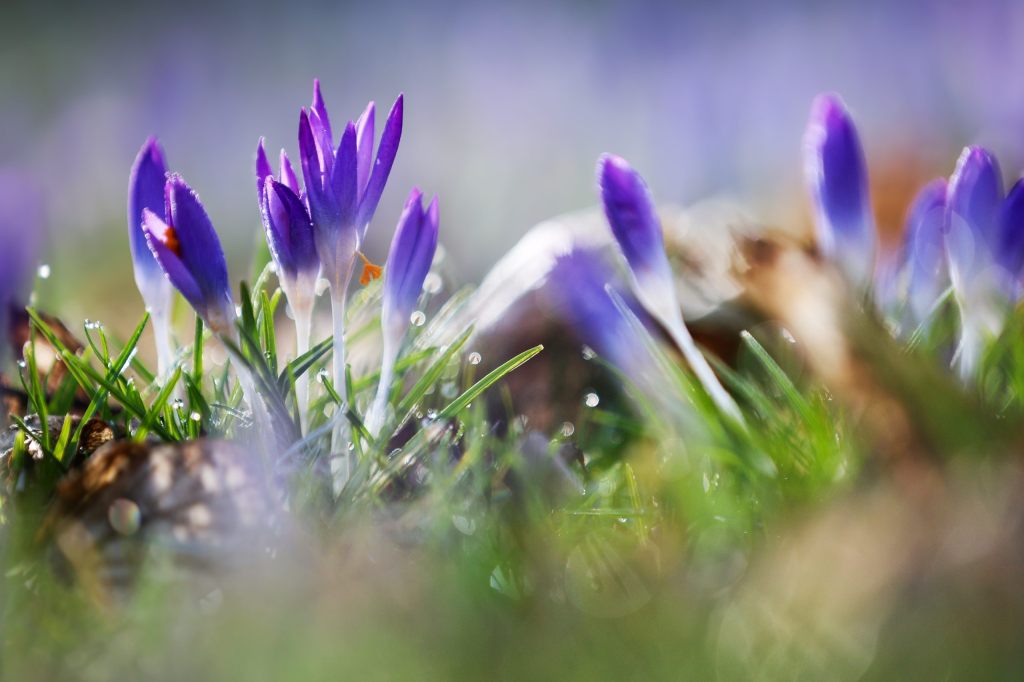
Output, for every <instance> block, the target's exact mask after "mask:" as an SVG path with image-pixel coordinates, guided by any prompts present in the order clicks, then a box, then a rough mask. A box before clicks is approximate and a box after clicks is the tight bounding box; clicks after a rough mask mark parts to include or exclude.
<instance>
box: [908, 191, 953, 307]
mask: <svg viewBox="0 0 1024 682" xmlns="http://www.w3.org/2000/svg"><path fill="white" fill-rule="evenodd" d="M946 188H947V183H946V180H945V178H939V179H936V180H933V181H932V182H930V183H928V184H927V185H925V186H924V187H923V188H922V189H921V191H920V192H918V194H917V196H916V197H915V198H914V202H913V203H912V204H911V207H910V210H909V212H908V214H907V223H906V232H905V234H904V246H903V257H904V259H905V262H906V266H905V267H906V270H907V273H906V287H907V289H906V291H907V298H906V311H905V313H906V316H907V318H908V320H909V322H910V325H911V326H915V327H916V326H919V325H921V324H925V323H926V321H927V320H928V318H929V316H930V314H931V312H932V310H933V308H934V307H935V303H936V301H938V299H939V297H940V296H941V295H942V292H943V291H944V290H945V289H946V287H947V286H949V272H948V271H949V268H948V261H947V256H946V242H945V239H944V238H943V225H944V223H945V215H946Z"/></svg>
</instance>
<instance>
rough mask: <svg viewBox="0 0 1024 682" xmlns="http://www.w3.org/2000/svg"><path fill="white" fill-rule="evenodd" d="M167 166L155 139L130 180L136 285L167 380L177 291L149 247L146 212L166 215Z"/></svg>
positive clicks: (145, 147)
mask: <svg viewBox="0 0 1024 682" xmlns="http://www.w3.org/2000/svg"><path fill="white" fill-rule="evenodd" d="M166 182H167V164H166V163H165V161H164V154H163V150H162V149H161V148H160V144H159V143H158V142H157V140H156V138H155V137H151V138H149V139H148V140H146V142H145V144H143V145H142V149H140V150H139V153H138V155H137V156H136V157H135V163H134V164H132V170H131V174H130V176H129V180H128V242H129V245H130V247H131V252H132V265H133V266H134V269H135V285H136V286H137V287H138V289H139V293H140V294H142V300H143V302H144V303H145V304H146V309H147V310H148V311H149V314H150V317H151V319H152V320H153V332H154V338H155V340H156V350H157V363H158V373H159V375H160V376H161V377H162V378H167V375H168V374H169V373H170V369H171V365H172V363H173V361H174V357H173V351H172V349H171V303H172V297H173V295H174V290H173V288H172V287H171V283H170V281H168V279H167V277H165V276H164V272H163V270H162V269H161V268H160V264H159V263H158V262H157V260H156V258H155V257H154V256H153V253H152V252H151V251H150V250H149V245H148V244H147V243H146V236H145V234H144V233H143V230H142V212H143V211H144V210H147V209H148V210H150V211H152V212H153V213H155V214H156V215H158V216H161V217H164V218H166V216H165V215H164V185H165V183H166Z"/></svg>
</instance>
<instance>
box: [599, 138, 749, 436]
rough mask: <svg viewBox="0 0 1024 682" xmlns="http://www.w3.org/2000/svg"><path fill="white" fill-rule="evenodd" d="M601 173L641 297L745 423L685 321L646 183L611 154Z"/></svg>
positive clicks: (608, 209)
mask: <svg viewBox="0 0 1024 682" xmlns="http://www.w3.org/2000/svg"><path fill="white" fill-rule="evenodd" d="M597 173H598V183H599V185H600V190H601V202H602V204H603V205H604V212H605V216H606V217H607V218H608V223H609V224H610V225H611V229H612V233H613V234H614V235H615V239H616V241H618V243H619V246H620V248H621V249H622V253H623V255H624V256H625V258H626V262H627V263H628V264H629V268H630V271H631V272H632V275H633V280H634V285H635V287H634V288H635V290H636V295H637V298H638V299H639V300H640V302H641V303H642V304H643V306H644V307H645V308H646V309H647V311H648V312H650V314H651V315H652V316H654V318H655V319H656V320H658V322H659V323H661V324H662V325H663V326H664V327H665V329H666V330H667V331H668V333H669V335H670V336H671V337H672V340H673V342H674V343H675V344H676V345H677V346H678V347H679V350H680V351H681V352H682V354H683V357H684V358H685V359H686V362H687V363H688V364H689V365H690V369H692V370H693V373H694V374H695V375H696V376H697V379H698V380H699V381H700V383H701V385H702V386H703V387H704V389H705V390H706V391H707V393H708V395H709V396H710V397H711V399H712V400H713V401H714V402H715V404H716V405H717V406H718V408H719V409H720V410H721V411H722V412H723V413H725V414H728V415H730V416H731V417H732V418H733V419H735V420H736V421H737V422H739V423H742V422H743V416H742V414H741V413H740V410H739V407H738V406H737V405H736V402H735V401H734V400H733V399H732V396H730V395H729V393H728V392H726V390H725V388H723V387H722V384H721V383H720V382H719V381H718V377H716V376H715V373H714V372H713V371H712V369H711V366H710V365H708V361H707V360H706V359H705V358H704V356H703V355H702V354H701V352H700V349H698V348H697V344H696V343H694V341H693V337H692V336H691V335H690V332H689V330H688V329H687V328H686V324H685V323H684V322H683V316H682V313H681V312H680V308H679V301H678V299H677V297H676V290H675V283H674V281H673V276H672V269H671V267H670V266H669V262H668V257H667V256H666V254H665V244H664V237H663V235H662V231H661V222H660V221H659V220H658V217H657V215H656V213H655V210H654V202H653V199H652V198H651V195H650V192H649V191H648V189H647V185H646V183H644V181H643V178H641V177H640V174H639V173H637V172H636V171H635V170H633V169H632V168H631V167H630V165H629V164H628V163H627V162H626V160H625V159H622V158H620V157H617V156H613V155H610V154H605V155H604V156H602V157H601V158H600V160H599V161H598V166H597Z"/></svg>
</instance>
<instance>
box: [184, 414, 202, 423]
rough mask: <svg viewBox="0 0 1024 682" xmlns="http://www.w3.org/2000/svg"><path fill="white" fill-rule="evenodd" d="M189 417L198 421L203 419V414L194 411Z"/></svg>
mask: <svg viewBox="0 0 1024 682" xmlns="http://www.w3.org/2000/svg"><path fill="white" fill-rule="evenodd" d="M188 418H189V419H191V420H192V421H194V422H197V421H201V420H202V418H203V415H201V414H199V413H198V412H193V413H192V414H190V415H189V416H188Z"/></svg>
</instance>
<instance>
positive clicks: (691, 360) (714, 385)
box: [666, 318, 746, 425]
mask: <svg viewBox="0 0 1024 682" xmlns="http://www.w3.org/2000/svg"><path fill="white" fill-rule="evenodd" d="M666 327H667V328H668V332H669V334H670V335H671V336H672V340H673V341H674V342H675V344H676V346H677V347H678V348H679V350H680V351H681V352H682V354H683V357H684V358H686V362H687V364H689V365H690V369H692V370H693V373H694V374H695V375H697V380H698V381H700V383H701V385H702V386H703V387H704V390H705V391H707V392H708V395H709V396H711V400H712V401H714V403H715V405H717V406H718V409H719V410H721V411H722V412H723V413H724V414H727V415H729V416H730V417H732V418H733V419H735V420H736V422H737V423H738V424H740V425H746V421H745V420H744V419H743V414H742V413H741V412H740V408H739V405H737V404H736V401H735V400H733V399H732V396H731V395H729V393H728V391H726V390H725V387H723V386H722V384H721V382H719V381H718V377H717V376H715V372H714V371H713V370H712V369H711V365H709V364H708V361H707V359H706V358H705V357H704V356H703V355H702V354H701V352H700V349H699V348H697V344H696V343H695V342H694V340H693V337H692V336H691V335H690V330H689V329H687V328H686V324H685V323H684V322H683V320H682V319H681V318H678V319H676V320H673V321H671V323H670V324H667V325H666Z"/></svg>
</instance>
